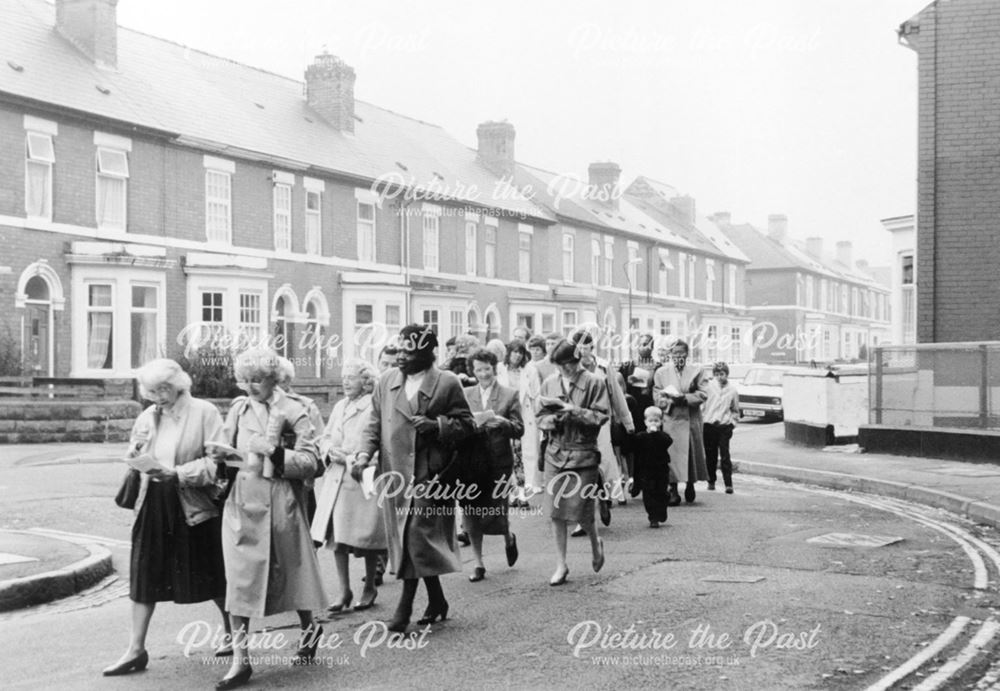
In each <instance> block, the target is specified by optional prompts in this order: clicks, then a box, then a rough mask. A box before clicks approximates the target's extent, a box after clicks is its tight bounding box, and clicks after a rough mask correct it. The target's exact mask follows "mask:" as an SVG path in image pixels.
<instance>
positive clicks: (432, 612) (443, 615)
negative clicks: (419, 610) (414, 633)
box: [417, 600, 448, 626]
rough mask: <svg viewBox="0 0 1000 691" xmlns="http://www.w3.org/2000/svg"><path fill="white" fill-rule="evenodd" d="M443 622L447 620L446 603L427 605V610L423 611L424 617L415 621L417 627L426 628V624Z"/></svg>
mask: <svg viewBox="0 0 1000 691" xmlns="http://www.w3.org/2000/svg"><path fill="white" fill-rule="evenodd" d="M439 618H440V620H441V621H444V620H445V619H447V618H448V601H447V600H446V601H445V602H443V603H441V604H430V605H427V609H425V610H424V616H423V617H421V618H420V619H418V620H417V625H418V626H427V625H428V624H433V623H434V622H435V621H438V619H439Z"/></svg>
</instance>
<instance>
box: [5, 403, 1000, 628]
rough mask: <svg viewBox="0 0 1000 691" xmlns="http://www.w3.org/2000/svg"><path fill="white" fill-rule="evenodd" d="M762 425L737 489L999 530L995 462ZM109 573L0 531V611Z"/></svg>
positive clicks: (67, 448)
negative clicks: (880, 501)
mask: <svg viewBox="0 0 1000 691" xmlns="http://www.w3.org/2000/svg"><path fill="white" fill-rule="evenodd" d="M761 428H762V426H760V425H754V424H752V423H751V424H748V425H741V426H740V427H739V428H738V429H737V434H736V435H735V436H734V437H733V441H732V454H733V464H734V470H735V471H736V473H737V475H736V476H735V478H734V485H735V488H736V491H737V492H739V491H740V486H739V474H748V475H759V476H766V477H770V478H773V479H777V480H783V481H788V482H798V483H806V484H810V485H818V486H821V487H827V488H832V489H838V490H845V491H853V492H865V493H870V494H877V495H880V496H889V497H895V498H898V499H904V500H907V501H912V502H916V503H919V504H924V505H928V506H932V507H935V508H940V509H944V510H947V511H950V512H952V513H955V514H958V515H960V516H963V517H966V518H968V519H970V520H972V521H975V522H977V523H981V524H984V525H989V526H993V527H1000V464H997V465H994V464H989V463H965V462H960V461H952V460H943V459H935V458H916V457H910V456H893V455H888V454H866V453H861V452H860V451H859V450H858V448H857V446H856V445H855V446H848V447H827V448H826V449H817V448H810V447H803V446H797V445H793V444H790V443H787V442H784V441H783V440H780V439H769V440H767V441H766V442H764V443H760V442H756V443H750V442H751V440H752V439H754V437H755V436H758V437H759V436H760V433H761V432H760V430H761ZM118 446H120V447H121V448H118ZM744 448H745V449H746V450H741V449H744ZM124 451H125V445H113V444H69V445H68V444H24V445H5V446H2V447H0V456H2V457H3V460H4V464H5V465H7V464H13V465H14V466H21V467H24V466H33V465H55V464H69V463H106V462H109V461H110V460H112V459H117V458H121V456H122V455H123V454H124ZM998 460H1000V459H998ZM720 480H721V478H720ZM721 486H722V484H721V482H720V483H719V488H720V490H719V491H721ZM698 491H699V492H702V491H705V490H704V486H703V485H700V486H699V488H698ZM112 570H113V567H112V563H111V554H110V552H109V551H108V550H107V549H106V548H105V547H103V546H101V545H100V544H97V542H93V543H91V542H89V541H87V540H86V539H80V538H79V537H72V538H68V537H61V536H59V535H58V534H57V531H51V532H46V531H44V530H32V531H13V530H0V612H2V611H7V610H12V609H19V608H23V607H28V606H31V605H35V604H40V603H42V602H47V601H50V600H53V599H57V598H61V597H67V596H69V595H73V594H75V593H77V592H80V591H81V590H85V589H86V588H89V587H91V586H92V585H94V584H96V583H97V582H99V581H101V580H102V579H103V578H105V577H106V576H108V575H110V574H111V573H112Z"/></svg>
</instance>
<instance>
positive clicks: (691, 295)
mask: <svg viewBox="0 0 1000 691" xmlns="http://www.w3.org/2000/svg"><path fill="white" fill-rule="evenodd" d="M687 259H688V275H687V282H688V285H687V291H688V298H689V299H691V300H694V298H695V295H694V268H695V262H696V261H697V259H698V258H697V257H696V256H695V255H693V254H689V255H688V256H687Z"/></svg>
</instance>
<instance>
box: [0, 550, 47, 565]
mask: <svg viewBox="0 0 1000 691" xmlns="http://www.w3.org/2000/svg"><path fill="white" fill-rule="evenodd" d="M26 561H38V560H37V559H36V558H35V557H22V556H21V555H20V554H9V553H7V552H0V565H3V564H23V563H24V562H26Z"/></svg>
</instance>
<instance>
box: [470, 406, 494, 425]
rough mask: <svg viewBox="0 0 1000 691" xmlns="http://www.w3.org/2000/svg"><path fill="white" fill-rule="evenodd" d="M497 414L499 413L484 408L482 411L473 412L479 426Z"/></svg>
mask: <svg viewBox="0 0 1000 691" xmlns="http://www.w3.org/2000/svg"><path fill="white" fill-rule="evenodd" d="M496 416H497V414H496V413H494V412H493V411H492V410H484V411H482V412H479V413H473V414H472V417H473V418H474V419H475V421H476V425H477V426H479V425H482V424H483V423H484V422H486V421H487V420H492V419H493V418H495V417H496Z"/></svg>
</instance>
